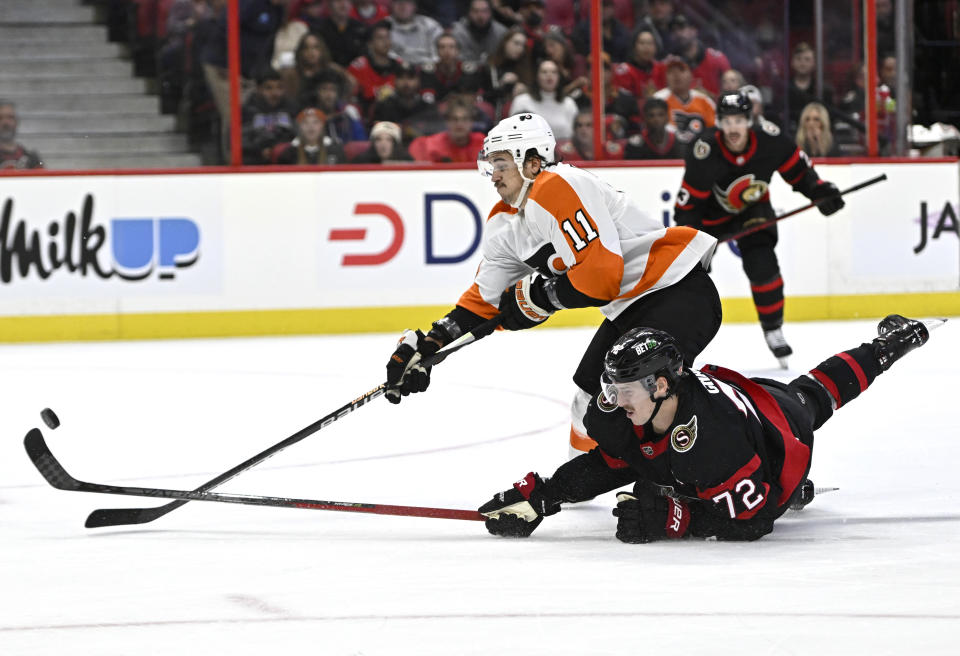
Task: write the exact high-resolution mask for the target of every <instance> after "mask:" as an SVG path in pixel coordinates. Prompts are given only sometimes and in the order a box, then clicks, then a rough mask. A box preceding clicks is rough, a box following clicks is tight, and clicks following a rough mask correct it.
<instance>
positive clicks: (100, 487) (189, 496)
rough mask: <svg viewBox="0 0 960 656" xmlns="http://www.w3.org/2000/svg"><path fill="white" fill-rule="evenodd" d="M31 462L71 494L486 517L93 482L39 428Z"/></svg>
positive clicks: (31, 436) (30, 437)
mask: <svg viewBox="0 0 960 656" xmlns="http://www.w3.org/2000/svg"><path fill="white" fill-rule="evenodd" d="M23 444H24V448H25V449H26V450H27V455H28V456H29V457H30V461H31V462H33V464H34V466H35V467H36V468H37V470H38V471H39V472H40V473H41V474H42V475H43V477H44V478H45V479H46V480H47V482H48V483H50V485H52V486H53V487H55V488H57V489H59V490H68V491H71V492H92V493H95V494H116V495H121V496H135V497H151V498H161V499H177V500H180V501H208V502H213V503H233V504H241V505H247V506H270V507H273V508H301V509H304V510H333V511H339V512H358V513H368V514H373V515H398V516H403V517H432V518H435V519H462V520H469V521H483V520H484V519H485V518H484V517H483V515H481V514H480V513H479V512H477V511H476V510H458V509H454V508H430V507H424V506H399V505H391V504H383V503H362V502H354V501H327V500H323V499H296V498H291V497H274V496H260V495H253V494H233V493H225V494H221V493H217V492H197V491H195V490H194V491H191V490H172V489H166V488H157V487H136V486H126V485H109V484H105V483H90V482H87V481H81V480H79V479H76V478H74V477H73V476H71V475H70V474H69V473H68V472H67V470H66V469H64V467H63V465H61V464H60V462H59V461H58V460H57V459H56V458H55V457H54V455H53V453H52V452H51V451H50V447H49V446H47V443H46V440H44V438H43V434H42V433H41V432H40V430H39V429H37V428H34V429H31V430H30V432H28V433H27V436H26V437H25V438H24V440H23Z"/></svg>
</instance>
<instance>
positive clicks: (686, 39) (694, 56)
mask: <svg viewBox="0 0 960 656" xmlns="http://www.w3.org/2000/svg"><path fill="white" fill-rule="evenodd" d="M670 32H671V36H672V37H673V43H674V46H675V48H676V52H677V54H678V55H680V56H681V57H683V59H684V60H686V62H687V64H688V65H689V66H690V70H691V71H692V72H693V87H694V88H695V89H700V88H702V89H703V90H704V91H705V92H706V93H708V94H709V95H711V96H713V97H714V98H716V97H717V95H718V94H719V93H720V76H721V75H723V73H724V72H725V71H728V70H729V69H730V61H729V60H728V59H727V56H726V55H725V54H723V53H722V52H720V51H719V50H714V49H713V48H707V47H705V46H704V45H703V43H701V42H700V39H699V38H698V36H697V35H698V32H697V27H696V26H695V25H694V24H693V23H691V22H690V21H689V20H687V17H686V16H684V15H683V14H677V15H676V16H674V17H673V20H671V21H670Z"/></svg>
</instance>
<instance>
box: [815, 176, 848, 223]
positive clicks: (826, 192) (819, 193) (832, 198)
mask: <svg viewBox="0 0 960 656" xmlns="http://www.w3.org/2000/svg"><path fill="white" fill-rule="evenodd" d="M810 200H812V201H813V202H814V203H816V204H817V209H818V210H820V213H821V214H823V215H824V216H830V215H831V214H833V213H834V212H839V211H840V210H842V209H843V206H844V205H846V203H845V202H844V200H843V196H841V195H840V190H839V189H837V185H835V184H833V183H832V182H821V183H820V184H818V185H817V186H816V187H814V188H813V189H812V190H811V191H810Z"/></svg>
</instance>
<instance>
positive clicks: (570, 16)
mask: <svg viewBox="0 0 960 656" xmlns="http://www.w3.org/2000/svg"><path fill="white" fill-rule="evenodd" d="M105 1H107V0H105ZM108 1H109V2H110V3H111V4H112V6H119V5H122V6H124V7H127V8H131V7H132V8H134V9H136V10H137V13H136V14H135V15H136V16H137V18H136V19H135V20H136V21H138V23H137V24H138V25H139V24H140V23H142V22H143V20H144V16H146V17H147V20H148V21H152V23H151V24H152V25H153V26H154V27H156V28H157V29H154V30H152V31H149V30H148V32H149V34H150V38H149V39H145V40H146V41H149V45H150V47H151V48H152V50H151V51H150V52H151V53H152V55H151V56H152V63H151V66H153V67H154V68H155V70H154V71H153V73H154V74H155V75H156V77H157V79H158V81H159V83H160V90H161V99H162V103H163V106H164V108H165V109H166V110H167V111H169V112H171V113H172V112H173V111H178V112H179V114H180V115H181V118H183V119H184V122H185V123H186V125H187V126H188V128H189V130H190V131H191V133H192V134H193V135H194V136H196V135H200V136H201V137H203V136H204V135H205V136H206V138H208V139H209V140H210V141H212V142H214V143H215V147H214V148H213V150H214V151H215V152H216V159H218V160H219V161H220V162H226V161H229V144H230V140H229V129H230V85H229V79H228V64H227V15H226V2H225V0H108ZM719 4H721V5H724V6H728V5H729V6H734V5H736V6H740V5H743V7H741V10H742V9H744V8H745V7H746V4H749V3H745V2H744V1H743V0H739V1H738V0H727V1H726V2H722V3H719ZM760 4H763V2H760ZM776 4H778V3H775V2H773V3H772V5H776ZM688 5H689V6H688ZM238 6H239V27H240V72H241V80H240V90H241V97H242V146H243V162H244V163H245V164H259V165H272V164H277V165H281V164H339V163H348V162H357V163H379V162H403V161H421V162H473V161H474V160H475V158H476V154H477V152H478V151H479V149H480V145H481V143H482V139H483V135H484V134H485V133H486V131H487V130H488V129H489V128H490V127H491V126H492V125H494V124H495V123H496V122H497V121H499V120H500V119H501V118H503V117H506V116H509V115H513V114H516V113H520V112H536V113H538V114H541V115H542V116H544V117H545V118H546V119H547V121H548V122H549V123H550V125H551V126H552V127H553V130H554V134H555V136H556V137H557V140H558V145H559V151H558V152H559V153H561V155H562V156H563V157H564V158H565V159H568V160H590V159H676V158H679V157H682V156H683V155H684V153H685V151H686V149H687V148H688V147H689V146H690V144H692V143H693V142H694V141H695V140H696V138H697V136H698V135H699V134H701V133H702V132H703V131H704V130H707V129H708V128H710V127H711V126H713V125H714V124H715V120H716V117H715V107H716V101H717V98H718V96H719V95H720V94H722V93H727V92H731V91H736V90H738V89H742V90H744V91H745V92H747V94H748V95H749V96H750V98H751V99H752V100H753V103H754V113H755V117H756V118H757V120H759V121H766V122H768V123H770V124H773V125H776V126H778V127H779V129H781V130H783V131H785V132H787V133H788V134H790V135H792V136H795V137H796V140H797V143H798V144H799V145H801V146H802V147H803V148H804V149H805V150H806V151H807V152H808V153H809V154H810V155H813V156H819V157H822V156H836V155H840V154H844V152H847V153H850V154H860V153H861V152H863V151H862V150H860V151H857V150H856V148H857V144H862V143H863V136H862V133H863V130H864V127H863V107H864V96H865V91H864V86H865V85H864V79H865V74H864V73H863V67H862V65H861V66H860V67H859V68H858V69H857V70H856V71H854V74H853V75H851V76H850V78H851V79H850V80H849V84H848V85H847V88H845V89H843V93H844V95H842V96H838V94H835V92H834V89H833V88H832V86H831V85H829V84H828V85H826V86H824V87H823V88H822V93H820V94H817V92H816V85H815V79H816V69H817V62H816V58H815V55H814V50H813V48H811V47H810V45H809V44H808V43H806V42H799V43H796V44H795V45H794V46H793V47H792V50H791V51H790V56H789V61H788V62H786V64H785V63H784V62H783V59H784V57H783V45H782V43H777V42H776V40H777V39H776V38H775V35H771V29H772V28H771V20H770V17H769V16H768V15H767V14H768V13H769V12H763V11H741V12H740V14H738V15H737V17H736V20H735V21H734V22H729V21H728V22H727V23H725V25H728V26H730V25H733V26H734V27H735V29H734V28H730V29H728V30H727V32H723V31H720V30H717V29H716V28H715V26H713V24H712V22H711V21H709V20H707V18H709V17H705V16H704V15H703V14H702V12H700V10H702V9H703V3H699V2H684V0H603V5H602V20H603V25H602V41H603V53H602V57H603V66H602V69H603V73H604V89H605V96H604V111H605V126H604V127H605V138H606V141H605V143H604V144H603V152H601V153H595V152H594V143H593V138H592V130H593V115H592V112H591V103H592V91H591V78H590V75H589V71H590V21H589V20H588V11H589V6H590V3H589V2H587V1H586V0H547V1H546V2H545V0H239V5H238ZM690 8H693V9H694V10H695V12H694V13H693V14H690V15H688V14H686V13H684V11H685V10H687V9H690ZM721 9H722V7H721ZM694 18H696V20H694ZM751 20H752V21H755V22H753V23H751V22H750V21H751ZM157 26H160V27H157ZM161 28H162V29H161ZM701 32H703V33H701ZM747 43H749V47H747V46H745V45H744V44H747ZM133 45H134V53H135V54H136V53H137V52H140V53H141V54H142V52H143V51H144V46H143V43H134V44H133ZM725 51H726V52H725ZM879 62H880V67H879V69H880V83H881V87H880V89H878V96H879V97H880V98H881V101H882V102H881V103H880V108H879V111H880V112H881V119H884V120H885V121H886V122H883V121H882V122H881V130H887V131H889V130H892V123H893V118H894V112H893V108H894V107H895V104H894V103H895V99H894V98H893V97H892V90H893V89H894V84H895V76H896V60H895V59H894V58H893V57H890V56H883V57H881V58H879ZM148 68H149V67H148ZM8 111H10V112H12V111H13V108H12V106H11V107H10V109H9V110H8ZM15 125H16V119H15V117H14V118H13V126H14V127H13V130H14V132H15ZM11 143H13V144H14V146H15V145H16V144H15V142H12V135H11V134H10V128H9V121H7V120H6V119H5V115H4V106H2V105H0V153H15V152H16V151H15V150H12V149H13V146H11V145H10V144H11ZM841 143H845V144H848V145H853V148H848V149H847V150H846V151H843V150H842V149H841V147H840V145H841ZM25 152H26V151H25ZM3 157H4V158H6V159H5V160H4V161H5V162H6V161H8V160H9V159H10V158H13V157H14V154H4V155H3ZM34 159H36V161H37V162H39V158H38V157H34ZM28 160H30V158H29V157H28V158H27V159H25V160H23V161H24V162H26V161H28ZM30 161H32V160H30ZM7 165H8V164H7ZM8 166H9V165H8Z"/></svg>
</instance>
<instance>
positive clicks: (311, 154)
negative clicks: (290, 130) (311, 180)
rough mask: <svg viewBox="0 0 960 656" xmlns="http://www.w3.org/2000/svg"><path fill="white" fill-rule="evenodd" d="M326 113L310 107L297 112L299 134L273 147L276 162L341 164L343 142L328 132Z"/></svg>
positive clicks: (274, 161) (342, 159)
mask: <svg viewBox="0 0 960 656" xmlns="http://www.w3.org/2000/svg"><path fill="white" fill-rule="evenodd" d="M326 120H327V117H326V115H325V114H324V113H323V112H321V111H320V110H319V109H316V108H314V107H308V108H307V109H305V110H303V111H302V112H300V113H299V114H297V136H296V138H295V139H294V140H293V141H291V142H290V143H284V144H280V145H279V146H277V147H275V148H274V149H273V163H274V164H301V165H302V164H341V163H343V161H344V159H345V157H344V155H343V144H341V143H340V142H339V141H336V140H335V139H334V138H333V137H331V136H330V135H329V134H326Z"/></svg>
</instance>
